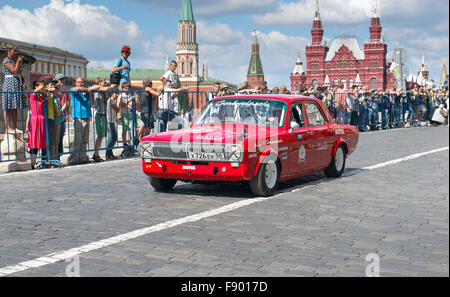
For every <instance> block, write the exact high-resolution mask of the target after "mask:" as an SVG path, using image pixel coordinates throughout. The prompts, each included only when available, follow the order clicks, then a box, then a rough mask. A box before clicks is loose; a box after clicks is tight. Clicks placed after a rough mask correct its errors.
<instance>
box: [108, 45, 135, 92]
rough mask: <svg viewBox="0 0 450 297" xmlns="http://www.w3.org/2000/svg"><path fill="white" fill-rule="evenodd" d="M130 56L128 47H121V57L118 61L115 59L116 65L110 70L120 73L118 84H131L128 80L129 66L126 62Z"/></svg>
mask: <svg viewBox="0 0 450 297" xmlns="http://www.w3.org/2000/svg"><path fill="white" fill-rule="evenodd" d="M130 54H131V48H130V47H129V46H128V45H124V46H123V47H122V51H121V55H122V56H121V57H120V59H117V61H116V63H115V64H114V67H113V68H112V71H113V72H119V73H120V83H123V82H127V83H131V80H130V70H131V65H130V62H129V61H128V57H130Z"/></svg>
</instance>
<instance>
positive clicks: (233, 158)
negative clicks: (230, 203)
mask: <svg viewBox="0 0 450 297" xmlns="http://www.w3.org/2000/svg"><path fill="white" fill-rule="evenodd" d="M358 138H359V132H358V129H357V128H355V127H353V126H347V125H337V124H335V123H334V122H333V119H332V117H331V115H330V114H329V112H328V110H327V108H326V107H325V105H324V104H323V102H322V101H321V100H317V99H314V98H307V97H299V96H287V95H246V96H231V97H222V98H217V99H215V100H212V101H210V102H208V104H206V106H205V107H204V108H203V110H202V112H201V114H200V115H199V116H198V118H197V119H196V120H195V121H194V122H193V124H192V125H191V126H190V127H189V128H187V129H182V130H175V131H170V132H166V133H160V134H154V135H150V136H148V137H145V138H143V139H142V141H141V143H140V144H139V154H140V156H141V157H142V166H143V170H144V173H145V174H146V175H148V176H149V179H150V183H151V185H152V186H153V187H154V188H155V189H156V190H160V191H168V190H171V189H172V188H173V187H174V186H175V184H176V183H177V181H184V182H211V181H216V182H226V181H246V182H248V183H249V184H250V188H251V190H252V192H253V193H254V194H255V195H257V196H270V195H273V194H274V193H275V192H276V190H277V188H278V184H279V183H280V182H282V181H286V180H290V179H295V178H299V177H302V176H305V175H309V174H313V173H316V172H321V171H324V172H325V174H326V176H328V177H340V176H341V175H342V173H343V172H344V169H345V162H346V158H347V157H348V156H349V155H350V154H352V153H353V152H354V151H355V149H356V146H357V143H358Z"/></svg>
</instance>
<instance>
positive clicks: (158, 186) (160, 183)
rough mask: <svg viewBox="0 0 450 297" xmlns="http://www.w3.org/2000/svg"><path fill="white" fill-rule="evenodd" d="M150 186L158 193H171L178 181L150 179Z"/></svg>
mask: <svg viewBox="0 0 450 297" xmlns="http://www.w3.org/2000/svg"><path fill="white" fill-rule="evenodd" d="M149 179H150V184H151V185H152V187H153V188H155V190H157V191H169V190H172V188H173V187H175V185H176V183H177V180H176V179H164V178H157V177H150V178H149Z"/></svg>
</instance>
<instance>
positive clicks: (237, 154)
mask: <svg viewBox="0 0 450 297" xmlns="http://www.w3.org/2000/svg"><path fill="white" fill-rule="evenodd" d="M225 151H226V153H227V157H228V159H229V160H230V161H232V162H240V161H241V160H242V147H241V146H240V145H239V144H228V145H226V147H225Z"/></svg>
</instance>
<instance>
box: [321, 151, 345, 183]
mask: <svg viewBox="0 0 450 297" xmlns="http://www.w3.org/2000/svg"><path fill="white" fill-rule="evenodd" d="M345 160H346V149H345V147H344V145H342V144H340V145H339V147H338V148H337V150H336V153H335V154H334V157H333V160H331V164H330V166H328V168H327V169H326V170H325V175H326V176H327V177H340V176H341V175H342V173H344V170H345Z"/></svg>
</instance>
